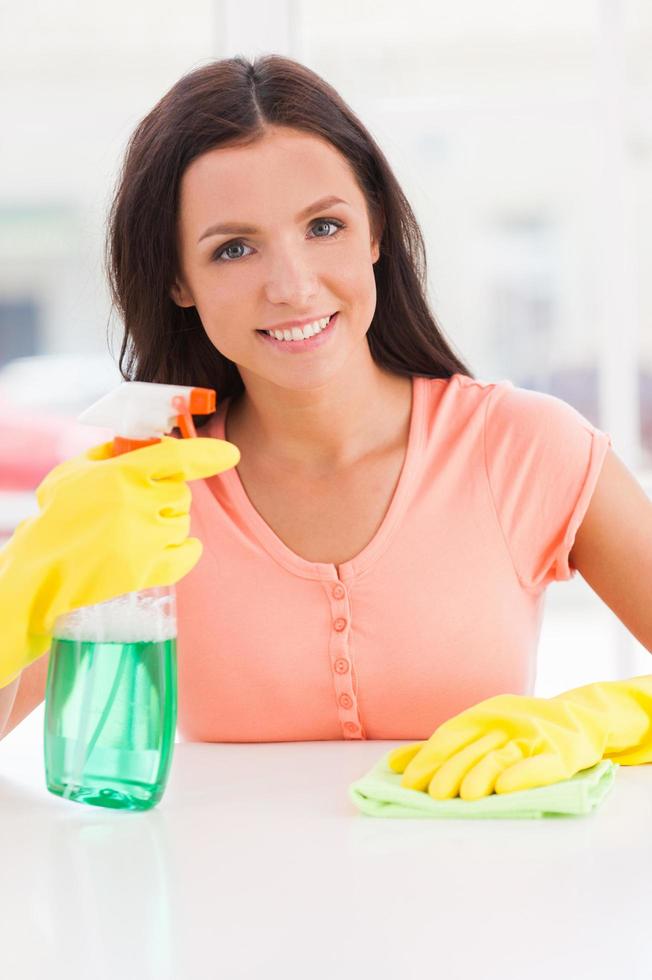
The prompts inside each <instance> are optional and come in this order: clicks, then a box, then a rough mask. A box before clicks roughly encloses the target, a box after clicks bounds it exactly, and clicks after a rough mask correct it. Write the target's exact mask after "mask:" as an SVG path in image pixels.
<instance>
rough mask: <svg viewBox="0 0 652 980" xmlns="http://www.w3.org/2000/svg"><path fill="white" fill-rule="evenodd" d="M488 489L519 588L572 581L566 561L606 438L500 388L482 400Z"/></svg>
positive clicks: (516, 390)
mask: <svg viewBox="0 0 652 980" xmlns="http://www.w3.org/2000/svg"><path fill="white" fill-rule="evenodd" d="M484 431H485V439H484V442H485V462H486V468H487V478H488V481H489V488H490V491H491V495H492V497H493V502H494V506H495V509H496V515H497V518H498V522H499V524H500V527H501V530H502V533H503V537H504V539H505V543H506V545H507V549H508V551H509V553H510V556H511V559H512V563H513V565H514V569H515V571H516V574H517V576H518V578H519V581H520V583H521V585H522V586H523V587H524V588H526V589H529V590H534V591H539V590H541V589H544V588H545V587H546V586H547V585H549V584H550V583H551V582H554V581H557V582H561V581H566V580H568V579H570V578H573V577H574V576H575V575H577V569H575V568H573V566H572V565H569V562H568V556H569V554H570V551H571V549H572V547H573V543H574V541H575V535H576V533H577V529H578V528H579V526H580V524H581V523H582V520H583V518H584V515H585V513H586V511H587V509H588V506H589V502H590V500H591V496H592V494H593V491H594V489H595V486H596V483H597V481H598V477H599V475H600V470H601V469H602V464H603V462H604V459H605V456H606V454H607V450H608V449H609V447H610V446H612V439H611V436H610V435H608V433H606V432H602V431H601V430H600V429H597V428H596V427H595V426H594V425H592V424H591V422H589V421H588V419H586V418H585V417H584V416H583V415H582V414H581V413H580V412H578V411H577V409H575V408H573V407H572V405H569V404H568V403H567V402H565V401H563V400H562V399H560V398H557V397H556V396H555V395H549V394H546V393H544V392H539V391H531V390H529V389H527V388H520V387H517V386H515V385H513V384H512V382H511V381H499V382H497V383H496V385H495V386H494V387H493V388H492V391H491V392H490V394H489V395H488V397H487V411H486V416H485V430H484Z"/></svg>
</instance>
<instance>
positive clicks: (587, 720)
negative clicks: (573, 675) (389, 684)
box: [388, 674, 652, 800]
mask: <svg viewBox="0 0 652 980" xmlns="http://www.w3.org/2000/svg"><path fill="white" fill-rule="evenodd" d="M601 759H613V761H614V762H617V763H619V764H620V765H623V766H637V765H640V764H641V763H646V762H652V675H649V674H646V675H644V676H641V677H633V678H631V679H630V680H623V681H603V682H601V683H596V684H587V685H584V686H582V687H576V688H573V689H572V690H570V691H565V692H564V693H563V694H558V695H556V696H555V697H553V698H532V697H524V696H521V695H518V694H499V695H497V696H496V697H493V698H487V699H486V700H485V701H480V702H479V704H476V705H474V706H473V707H471V708H467V709H466V710H465V711H462V712H460V714H458V715H455V716H454V717H453V718H449V719H448V721H445V722H444V723H443V724H442V725H440V726H439V728H437V729H436V730H435V731H434V732H433V734H432V735H431V736H430V738H429V739H428V740H427V741H426V742H415V743H411V744H410V745H405V746H400V747H399V748H397V749H394V751H393V752H391V753H390V755H389V760H388V761H389V766H390V768H391V769H392V770H393V771H394V772H398V773H403V779H402V780H401V786H402V787H404V788H406V789H416V790H426V791H427V792H428V793H429V794H430V796H432V797H433V798H434V799H436V800H447V799H450V798H452V797H454V796H457V795H458V794H459V796H460V797H461V798H462V799H463V800H477V799H480V798H481V797H483V796H490V795H491V793H494V792H495V793H513V792H514V791H515V790H522V789H533V788H534V787H536V786H548V785H550V784H551V783H556V782H559V781H560V780H563V779H570V778H571V777H572V776H574V775H575V773H577V772H579V771H580V770H581V769H589V768H591V767H592V766H594V765H596V764H597V763H598V762H600V760H601Z"/></svg>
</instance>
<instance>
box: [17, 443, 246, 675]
mask: <svg viewBox="0 0 652 980" xmlns="http://www.w3.org/2000/svg"><path fill="white" fill-rule="evenodd" d="M112 445H113V443H112V441H109V442H105V443H102V444H101V445H99V446H94V447H92V448H91V449H88V450H86V452H84V453H82V454H81V455H79V456H75V457H74V458H73V459H69V460H66V461H65V462H63V463H60V464H59V465H58V466H55V467H54V469H53V470H51V471H50V472H49V473H48V474H47V476H46V477H45V479H44V480H43V481H42V483H41V484H40V485H39V487H38V488H37V490H36V500H37V503H38V505H39V514H37V515H36V516H34V517H30V518H28V519H27V520H24V521H22V522H21V523H20V524H19V525H18V527H17V528H16V530H15V531H14V534H13V536H12V537H11V538H10V539H9V541H8V542H7V543H6V544H5V545H4V547H3V548H2V549H0V624H1V625H0V629H1V631H2V642H1V645H0V688H2V687H6V686H7V685H8V684H10V683H11V682H12V681H13V680H15V678H16V677H17V676H18V675H19V674H20V672H21V670H23V668H24V667H26V666H27V665H28V664H30V663H31V662H32V661H34V660H36V659H37V658H38V657H40V656H42V655H43V654H44V653H45V652H46V651H47V649H48V647H49V645H50V640H51V636H52V628H53V626H54V623H55V620H56V619H57V617H58V616H59V615H61V614H63V613H67V612H70V611H71V610H72V609H76V608H78V607H80V606H90V605H94V604H95V603H98V602H104V601H106V600H107V599H113V598H115V597H116V596H119V595H124V594H125V593H127V592H135V591H139V590H140V589H147V588H151V587H153V586H160V585H173V584H174V583H175V582H177V581H179V579H181V578H183V576H184V575H186V574H187V573H188V572H189V571H190V569H191V568H192V567H193V566H194V565H195V564H196V563H197V561H199V558H200V557H201V554H202V550H203V546H202V544H201V542H200V541H199V540H198V539H197V538H188V532H189V530H190V513H189V511H190V504H191V500H192V494H191V490H190V487H189V486H188V485H187V484H186V483H185V481H186V480H197V479H201V478H204V477H208V476H212V475H214V474H216V473H221V472H222V471H223V470H228V469H230V468H231V467H232V466H236V465H237V463H238V461H239V460H240V451H239V449H238V448H237V446H234V445H233V443H230V442H226V441H225V440H223V439H212V438H201V437H197V438H192V439H176V438H174V437H172V436H164V438H163V439H162V441H161V442H158V443H153V444H151V445H149V446H143V447H141V448H140V449H134V450H132V451H131V452H128V453H124V454H122V455H120V456H112V455H111V451H112Z"/></svg>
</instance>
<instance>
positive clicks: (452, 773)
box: [428, 729, 509, 800]
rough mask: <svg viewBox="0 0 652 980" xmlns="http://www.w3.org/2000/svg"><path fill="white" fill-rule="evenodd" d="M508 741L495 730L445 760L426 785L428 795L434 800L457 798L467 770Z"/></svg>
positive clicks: (507, 738) (502, 733) (506, 736)
mask: <svg viewBox="0 0 652 980" xmlns="http://www.w3.org/2000/svg"><path fill="white" fill-rule="evenodd" d="M508 741H509V736H508V735H507V734H506V733H505V732H502V731H500V730H499V729H496V730H494V731H491V732H487V734H486V735H483V736H482V737H481V738H479V739H477V740H476V741H475V742H472V743H471V745H467V746H466V748H464V749H462V750H461V751H460V752H457V753H456V754H455V755H454V756H452V757H451V758H450V759H447V760H446V762H444V763H443V764H442V765H441V766H440V767H439V769H438V770H437V772H436V773H435V774H434V776H433V777H432V779H431V780H430V783H429V785H428V793H429V795H430V796H432V797H433V799H435V800H450V799H451V798H452V797H453V796H457V795H458V793H459V791H460V786H461V785H462V780H463V779H464V777H465V776H466V774H467V772H468V771H469V769H471V768H472V767H473V766H474V765H476V763H477V762H479V761H480V759H482V757H483V756H485V755H486V754H487V752H491V751H492V750H493V749H498V748H502V746H503V745H505V744H506V743H507V742H508Z"/></svg>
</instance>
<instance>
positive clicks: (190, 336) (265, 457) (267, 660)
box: [14, 55, 652, 792]
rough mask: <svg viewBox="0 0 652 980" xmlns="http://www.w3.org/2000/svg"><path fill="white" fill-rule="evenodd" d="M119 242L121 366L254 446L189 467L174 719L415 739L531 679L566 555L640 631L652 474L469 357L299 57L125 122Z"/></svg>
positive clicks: (228, 436) (116, 227)
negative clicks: (439, 316) (205, 408)
mask: <svg viewBox="0 0 652 980" xmlns="http://www.w3.org/2000/svg"><path fill="white" fill-rule="evenodd" d="M107 262H108V270H109V277H110V284H111V288H112V294H113V300H114V303H115V306H116V308H117V310H118V311H119V313H120V315H121V317H122V319H123V322H124V328H125V329H124V338H123V343H122V349H121V354H120V364H121V369H122V371H123V375H124V376H125V377H126V378H129V379H130V380H138V381H156V382H164V383H178V384H186V385H199V386H204V387H209V388H214V389H215V390H216V391H217V399H218V407H217V411H216V413H215V414H214V415H213V416H211V417H208V418H204V419H201V420H198V425H199V426H201V430H200V431H201V436H202V437H207V438H214V439H217V440H226V441H227V442H229V443H233V444H234V445H235V446H237V447H238V449H239V450H240V461H239V464H238V466H237V467H233V466H231V467H230V468H228V469H225V470H223V471H222V472H220V473H217V474H215V475H213V476H209V477H207V478H205V479H202V480H195V481H194V482H193V487H192V506H191V508H190V520H191V525H190V526H191V532H192V533H193V534H194V535H195V536H196V537H197V538H198V539H199V540H200V541H201V542H202V544H203V551H202V554H201V557H200V559H199V560H198V561H197V562H196V564H194V566H193V567H192V569H191V570H190V571H189V572H188V574H185V575H184V577H183V578H182V579H181V580H180V581H179V582H178V583H177V597H178V618H179V719H178V725H179V731H180V733H181V735H182V737H184V738H185V739H189V740H203V741H252V742H255V741H276V740H312V739H339V738H345V739H361V738H370V739H414V738H417V739H427V738H428V737H429V736H430V735H431V733H433V731H435V730H436V729H437V728H438V726H440V725H441V724H442V723H443V722H444V721H446V720H447V719H451V718H452V717H453V716H456V715H457V714H458V713H459V712H462V711H464V710H465V709H468V708H469V707H470V706H473V705H475V704H477V703H478V702H481V701H483V700H485V699H489V698H492V697H494V696H498V695H503V694H505V693H508V694H511V695H518V696H522V697H527V696H529V695H531V693H532V690H533V686H534V680H535V666H536V650H537V642H538V637H539V632H540V627H541V617H542V613H543V602H544V595H545V590H546V587H547V586H548V585H549V584H550V583H551V582H553V581H563V580H567V579H569V578H570V577H571V576H573V575H575V574H576V569H577V568H580V569H581V571H582V573H583V574H584V575H585V577H586V578H587V580H588V581H589V582H590V583H591V584H592V585H594V587H596V589H597V590H598V591H599V594H600V595H602V597H603V598H604V599H605V601H606V602H608V603H609V604H610V605H611V607H612V608H613V609H614V611H615V612H616V614H617V615H619V616H620V618H621V619H622V620H623V622H625V623H626V624H627V625H628V626H629V628H630V629H631V630H632V632H633V633H634V634H635V635H637V636H638V637H639V639H641V640H642V642H644V643H646V644H647V645H648V646H649V647H650V649H652V618H651V617H650V613H649V605H648V603H647V602H645V601H644V595H643V591H642V587H641V585H640V579H639V577H638V575H637V573H636V569H637V565H638V568H639V572H640V570H641V569H642V564H641V563H643V564H645V567H646V568H647V570H648V571H652V568H651V567H650V559H649V554H650V553H652V549H650V548H649V545H648V547H647V549H646V550H645V553H644V551H643V548H642V547H641V544H640V539H639V537H638V536H637V533H636V528H635V525H636V522H637V521H638V522H639V528H640V522H641V521H642V522H644V524H645V531H646V533H648V541H649V536H650V532H652V520H651V517H650V514H651V511H652V506H651V505H650V504H649V501H647V498H646V497H645V494H644V493H643V491H642V490H641V488H640V487H639V486H638V484H637V483H636V481H635V480H634V479H633V477H632V476H631V475H630V474H629V473H628V471H627V470H626V469H625V468H624V466H623V465H622V463H620V462H619V461H618V460H617V457H616V456H615V454H614V453H613V451H612V450H611V449H610V448H609V447H610V445H611V439H610V437H609V435H608V434H606V433H604V432H602V431H600V430H599V429H597V428H596V427H595V426H593V425H592V424H591V423H590V422H589V421H588V420H587V419H585V418H584V417H583V416H582V415H580V414H579V413H578V412H577V411H576V410H575V409H574V408H572V407H571V406H570V405H568V404H566V403H565V402H563V401H561V400H559V399H557V398H555V397H553V396H550V395H547V394H544V393H540V392H533V391H529V390H526V389H522V388H518V387H516V386H514V385H513V384H512V383H511V382H510V381H506V380H501V381H493V382H490V381H481V380H477V379H475V378H474V376H473V375H472V374H471V372H470V371H469V370H468V368H467V367H466V365H465V364H464V363H463V361H462V360H461V359H460V358H459V357H458V356H457V355H456V353H455V352H454V351H453V350H452V348H451V346H450V345H449V343H448V342H447V341H446V339H445V338H444V336H443V334H442V331H441V329H440V328H439V326H438V325H437V322H436V320H435V317H434V316H433V314H432V312H431V311H430V309H429V306H428V301H427V299H426V285H425V282H426V261H425V254H424V246H423V240H422V236H421V233H420V230H419V227H418V224H417V221H416V219H415V216H414V214H413V212H412V210H411V208H410V205H409V204H408V202H407V200H406V198H405V196H404V195H403V193H402V191H401V189H400V187H399V185H398V182H397V181H396V178H395V177H394V175H393V174H392V171H391V169H390V167H389V165H388V163H387V161H386V159H385V157H384V155H383V153H382V152H381V150H380V149H379V148H378V146H377V145H376V143H375V142H374V140H373V139H372V137H371V135H370V134H369V133H368V131H367V130H366V129H365V127H364V126H363V124H362V123H361V122H360V120H359V119H358V118H357V117H356V116H355V115H354V113H353V112H352V111H351V109H350V108H349V107H348V106H347V105H346V103H345V102H344V101H343V100H342V99H341V97H340V96H339V95H338V94H337V92H335V91H334V90H333V88H332V87H331V86H329V85H328V84H327V83H326V82H325V81H323V80H322V79H320V78H319V77H318V76H317V75H315V74H314V73H313V72H312V71H310V70H309V69H308V68H306V67H305V66H303V65H300V64H298V63H296V62H294V61H291V60H289V59H285V58H282V57H278V56H272V55H270V56H265V57H261V58H258V59H257V60H256V61H255V62H253V63H250V62H249V61H247V60H245V59H244V58H240V57H238V58H232V59H227V60H223V61H218V62H215V63H212V64H209V65H207V66H205V67H202V68H200V69H199V70H196V71H193V72H191V73H190V74H188V75H186V76H184V77H183V78H181V79H180V80H179V81H178V82H177V84H175V85H174V86H173V88H172V89H171V90H170V91H169V92H168V93H167V94H166V95H165V96H164V97H163V98H162V99H161V100H160V101H159V102H158V104H157V105H156V106H155V107H154V108H153V109H152V111H151V112H150V113H149V114H148V115H147V116H146V117H145V118H144V119H143V120H142V122H141V123H140V125H139V126H138V127H137V129H136V131H135V132H134V134H133V136H132V138H131V140H130V143H129V146H128V149H127V153H126V157H125V161H124V166H123V168H122V172H121V175H120V179H119V183H118V187H117V190H116V195H115V199H114V202H113V206H112V209H111V213H110V219H109V236H108V248H107ZM589 505H591V506H590V507H589ZM585 527H586V530H585ZM625 542H626V547H627V549H628V554H625ZM571 549H573V553H572V554H571ZM571 561H572V564H571ZM624 583H627V586H628V591H627V592H626V591H625V589H624ZM35 666H36V665H33V667H35ZM33 667H32V668H30V669H33ZM25 673H27V672H25ZM41 676H42V675H41ZM39 683H40V682H39ZM25 690H27V688H26V689H25ZM39 693H40V694H41V697H42V696H43V695H42V684H41V687H40V688H39ZM25 697H26V698H27V694H26V695H25ZM533 700H534V699H529V701H528V703H530V701H533ZM32 706H33V704H32ZM23 707H24V706H23ZM20 710H23V708H21V709H20ZM18 713H19V712H18ZM25 713H26V712H25ZM14 714H15V716H16V717H17V715H16V712H15V713H14ZM501 744H504V743H501ZM494 747H495V746H494ZM413 754H414V753H413ZM415 785H416V783H415ZM425 785H427V781H426V782H424V783H423V786H425ZM492 787H493V784H492ZM420 788H423V787H420ZM488 791H489V792H490V791H491V789H488Z"/></svg>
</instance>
